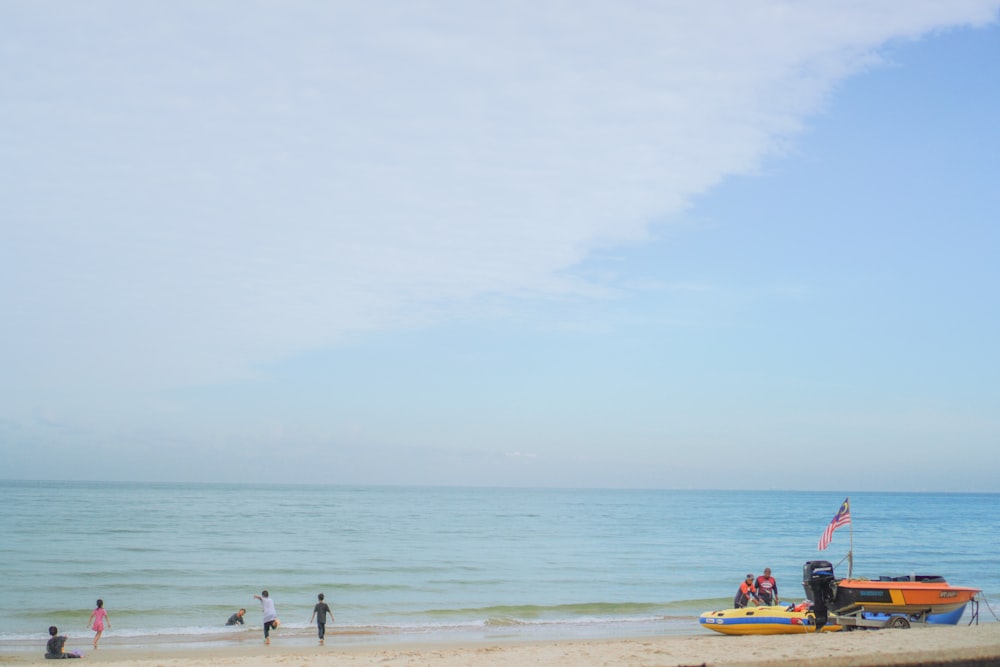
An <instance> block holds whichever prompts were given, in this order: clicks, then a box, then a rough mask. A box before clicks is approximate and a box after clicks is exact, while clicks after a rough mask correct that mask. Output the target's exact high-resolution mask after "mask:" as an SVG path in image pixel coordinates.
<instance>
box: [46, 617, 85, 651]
mask: <svg viewBox="0 0 1000 667" xmlns="http://www.w3.org/2000/svg"><path fill="white" fill-rule="evenodd" d="M65 647H66V635H61V634H59V628H57V627H56V626H54V625H50V626H49V641H48V643H47V644H46V645H45V657H46V658H48V659H49V660H60V659H62V658H82V657H83V656H82V655H80V654H79V653H73V652H71V651H67V650H66V648H65Z"/></svg>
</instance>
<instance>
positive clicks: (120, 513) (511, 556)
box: [0, 481, 1000, 651]
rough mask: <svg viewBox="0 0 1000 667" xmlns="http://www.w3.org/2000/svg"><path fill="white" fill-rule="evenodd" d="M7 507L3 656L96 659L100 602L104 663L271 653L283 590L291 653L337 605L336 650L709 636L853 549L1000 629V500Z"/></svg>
mask: <svg viewBox="0 0 1000 667" xmlns="http://www.w3.org/2000/svg"><path fill="white" fill-rule="evenodd" d="M847 495H850V500H851V513H852V520H853V521H852V524H851V525H850V526H845V527H843V528H840V529H839V530H837V531H836V532H835V533H834V538H833V543H832V544H831V546H830V548H829V549H828V550H827V551H824V552H819V551H817V542H818V540H819V538H820V536H821V535H822V533H823V530H824V528H825V527H826V525H827V524H828V523H829V522H830V520H831V519H832V518H833V515H834V514H835V513H836V511H837V510H838V508H839V507H840V503H841V502H842V501H843V500H844V497H845V496H847ZM0 501H2V507H3V512H0V562H2V564H3V577H2V581H3V595H2V596H0V651H5V650H11V651H12V650H21V649H23V648H24V647H25V646H38V647H43V646H44V643H45V640H46V639H47V628H48V626H49V625H57V626H58V627H59V629H60V632H61V633H65V634H67V635H68V636H69V637H70V640H71V641H70V644H69V645H70V646H71V647H77V648H81V649H84V650H86V649H88V648H89V647H90V646H89V643H90V638H91V637H92V635H93V633H92V632H91V631H89V630H88V629H87V620H88V618H89V616H90V612H91V611H92V609H93V607H94V604H95V601H96V600H97V598H102V599H103V600H104V601H105V607H106V609H107V610H108V614H109V617H110V620H111V629H110V630H109V631H106V632H105V633H104V637H103V638H102V640H101V645H102V647H106V646H115V645H116V644H118V645H136V644H138V645H147V644H156V643H163V642H169V643H171V644H189V643H190V644H198V643H201V642H223V643H225V642H244V641H255V642H259V641H261V640H262V631H261V627H260V626H261V612H260V606H259V604H258V603H257V602H256V601H255V600H254V599H253V595H254V594H259V593H260V592H261V591H262V590H264V589H267V590H268V591H269V592H270V595H271V597H272V598H273V599H274V601H275V604H276V607H277V611H278V617H279V618H280V619H281V621H282V625H281V628H280V629H278V630H277V631H276V634H275V636H274V640H273V641H274V642H278V643H280V642H289V643H297V642H303V643H304V642H310V641H315V632H316V631H315V627H314V626H311V625H310V624H309V617H310V615H311V613H312V609H313V605H314V604H315V603H316V596H317V594H318V593H324V594H325V596H326V600H327V602H328V603H329V604H330V606H331V607H332V608H333V611H334V615H335V618H336V621H335V623H333V624H332V625H328V628H327V644H334V643H337V642H341V643H347V642H353V643H358V642H362V643H378V642H387V643H388V642H398V641H405V642H420V641H437V640H472V641H475V640H498V641H499V640H503V639H506V638H517V639H533V638H566V639H569V638H578V637H597V638H604V637H624V636H628V637H636V636H648V635H659V634H702V633H704V632H705V631H704V630H703V629H702V628H700V627H699V625H698V621H697V617H698V615H699V614H700V613H701V612H703V611H706V610H710V609H720V608H727V607H730V606H731V604H732V598H733V594H734V593H735V591H736V588H737V587H738V586H739V584H740V582H741V581H742V580H743V578H744V576H745V575H746V573H748V572H752V573H754V574H760V573H761V571H762V570H763V568H764V567H770V568H771V569H772V571H773V574H774V576H775V578H776V579H777V581H778V586H779V593H780V595H781V598H782V599H783V600H785V601H799V600H802V599H803V597H804V595H803V591H802V585H801V576H802V566H803V563H804V562H805V561H807V560H829V561H831V562H832V563H833V564H834V565H835V567H836V568H837V574H838V576H839V575H846V574H847V563H846V562H845V561H844V558H845V557H846V555H847V553H848V550H849V549H850V547H851V544H852V543H853V553H854V574H855V575H856V576H869V577H876V576H878V575H882V574H894V575H899V574H910V573H913V572H918V573H922V574H939V575H942V576H944V577H946V578H947V579H948V581H949V582H951V583H954V584H961V585H969V586H975V587H977V588H981V589H983V596H982V597H983V599H984V600H985V601H986V604H983V605H981V608H980V622H995V621H996V620H997V618H996V616H995V615H994V610H996V611H997V612H998V613H1000V604H998V602H1000V562H998V559H997V543H996V536H997V535H998V534H1000V495H998V494H941V493H850V494H848V493H846V492H845V493H842V494H831V493H825V492H823V493H820V492H802V491H788V492H781V491H759V492H758V491H671V490H608V489H520V488H518V489H515V488H423V487H406V488H403V487H360V486H359V487H349V486H280V485H228V484H217V485H216V484H143V483H89V482H28V481H0ZM241 607H243V608H245V609H246V610H247V615H246V619H247V625H246V627H245V628H243V627H239V626H237V627H225V625H224V623H225V621H226V619H227V618H228V617H229V615H230V614H232V613H233V612H235V611H236V610H237V609H239V608H241ZM968 613H969V612H968V611H967V615H968ZM967 621H968V619H966V620H965V621H963V622H967Z"/></svg>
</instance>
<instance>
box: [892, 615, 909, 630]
mask: <svg viewBox="0 0 1000 667" xmlns="http://www.w3.org/2000/svg"><path fill="white" fill-rule="evenodd" d="M889 627H890V628H899V629H900V630H905V629H906V628H908V627H910V619H908V618H906V617H905V616H893V617H892V618H890V619H889Z"/></svg>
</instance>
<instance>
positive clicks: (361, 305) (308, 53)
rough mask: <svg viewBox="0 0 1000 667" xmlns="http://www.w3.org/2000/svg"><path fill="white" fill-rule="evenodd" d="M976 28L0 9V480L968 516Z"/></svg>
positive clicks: (871, 15)
mask: <svg viewBox="0 0 1000 667" xmlns="http://www.w3.org/2000/svg"><path fill="white" fill-rule="evenodd" d="M998 62H1000V1H997V0H955V1H952V2H944V3H943V2H940V1H939V0H933V1H923V0H912V1H910V2H906V3H899V2H897V1H896V0H885V1H876V0H869V1H864V0H857V1H851V2H845V1H843V0H836V1H830V2H818V1H817V2H778V1H774V0H753V1H751V2H744V3H732V2H727V1H713V0H692V1H689V2H686V1H680V0H677V1H664V2H629V1H619V2H607V3H579V2H562V1H559V0H553V1H551V2H543V3H538V2H518V1H515V0H512V1H511V2H504V3H485V2H447V1H431V2H420V1H415V2H407V3H393V2H379V1H373V2H365V3H340V2H305V1H298V0H288V1H284V2H242V1H236V0H217V1H213V2H203V1H201V0H199V1H197V2H191V1H186V0H178V1H175V2H170V3H153V2H121V1H118V2H115V1H107V2H94V1H91V0H80V1H78V2H62V1H60V2H57V1H52V0H6V1H5V2H3V3H0V90H2V91H3V92H2V93H0V156H2V159H0V168H2V170H3V178H2V179H0V321H2V326H0V451H2V455H0V459H2V464H0V479H70V480H122V481H153V482H156V481H192V482H255V483H256V482H274V483H299V482H301V483H323V484H405V485H499V486H532V487H534V486H555V487H626V488H628V487H643V488H678V489H687V488H697V489H779V490H780V489H785V490H801V489H816V490H824V491H846V492H850V491H956V492H966V491H969V492H971V491H977V492H1000V453H998V452H1000V447H998V445H1000V383H998V378H1000V347H998V341H1000V262H998V261H997V257H998V251H1000V216H998V211H1000V187H998V184H1000V158H998V156H1000V124H998V123H997V119H998V118H1000V75H998V73H997V72H998V69H997V66H996V63H998Z"/></svg>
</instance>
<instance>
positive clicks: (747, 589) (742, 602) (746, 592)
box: [733, 574, 760, 609]
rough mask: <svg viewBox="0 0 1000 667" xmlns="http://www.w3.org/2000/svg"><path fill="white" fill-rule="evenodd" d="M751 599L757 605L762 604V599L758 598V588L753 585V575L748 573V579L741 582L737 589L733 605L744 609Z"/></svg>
mask: <svg viewBox="0 0 1000 667" xmlns="http://www.w3.org/2000/svg"><path fill="white" fill-rule="evenodd" d="M751 601H753V603H754V604H755V605H759V604H760V600H759V599H758V598H757V588H756V587H755V586H754V585H753V575H752V574H748V575H747V578H746V580H745V581H744V582H743V583H742V584H740V588H739V590H737V591H736V597H735V598H734V599H733V606H734V607H736V608H737V609H742V608H743V607H745V606H747V604H749V603H750V602H751Z"/></svg>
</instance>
